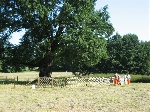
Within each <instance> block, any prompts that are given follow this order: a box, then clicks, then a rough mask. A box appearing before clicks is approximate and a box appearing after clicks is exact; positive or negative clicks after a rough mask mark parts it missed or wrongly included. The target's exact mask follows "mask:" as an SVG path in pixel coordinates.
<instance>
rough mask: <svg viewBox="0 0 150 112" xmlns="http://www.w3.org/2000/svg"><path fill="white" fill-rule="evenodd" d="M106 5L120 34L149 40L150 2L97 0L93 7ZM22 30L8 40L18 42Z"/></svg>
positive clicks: (138, 0) (97, 7) (97, 8)
mask: <svg viewBox="0 0 150 112" xmlns="http://www.w3.org/2000/svg"><path fill="white" fill-rule="evenodd" d="M105 5H108V12H109V14H110V17H111V18H110V22H111V23H112V24H113V27H114V28H115V32H114V34H115V33H116V32H117V33H119V34H120V35H121V36H123V35H125V34H129V33H131V34H136V35H137V36H138V39H139V40H142V41H150V2H149V0H97V2H96V5H95V9H96V10H99V9H101V8H102V7H104V6H105ZM23 33H24V31H22V32H20V33H14V34H13V35H12V39H11V40H10V42H11V43H13V44H18V43H19V38H21V37H22V35H23Z"/></svg>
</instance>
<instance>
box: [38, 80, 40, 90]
mask: <svg viewBox="0 0 150 112" xmlns="http://www.w3.org/2000/svg"><path fill="white" fill-rule="evenodd" d="M39 87H40V77H38V88H39Z"/></svg>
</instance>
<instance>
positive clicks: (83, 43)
mask: <svg viewBox="0 0 150 112" xmlns="http://www.w3.org/2000/svg"><path fill="white" fill-rule="evenodd" d="M95 2H96V0H7V1H6V0H1V1H0V15H1V18H0V22H1V23H0V37H1V38H2V40H3V41H5V42H4V43H3V47H2V48H3V49H4V51H3V53H2V54H3V55H2V60H3V63H5V64H7V65H17V66H29V67H39V69H40V73H39V76H40V77H43V76H48V77H49V76H51V73H52V69H51V68H52V65H53V64H59V63H63V62H64V63H66V64H67V65H69V66H70V68H71V69H72V71H77V70H80V69H81V71H82V68H83V66H92V65H94V64H97V63H98V62H100V60H101V59H102V58H104V57H105V56H106V40H105V38H107V37H109V36H110V35H111V34H112V33H113V31H114V29H113V26H112V24H111V23H110V21H109V18H110V17H109V13H108V12H107V6H105V7H103V8H102V9H101V10H98V11H95V9H94V5H95ZM22 29H24V30H25V34H24V35H23V37H22V38H21V42H20V43H19V44H18V45H12V44H11V43H9V39H10V38H11V34H12V33H13V32H19V31H21V30H22ZM75 68H76V69H75Z"/></svg>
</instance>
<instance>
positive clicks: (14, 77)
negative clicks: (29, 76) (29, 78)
mask: <svg viewBox="0 0 150 112" xmlns="http://www.w3.org/2000/svg"><path fill="white" fill-rule="evenodd" d="M15 85H16V83H15V77H14V88H15Z"/></svg>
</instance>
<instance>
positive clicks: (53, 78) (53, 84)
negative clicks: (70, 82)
mask: <svg viewBox="0 0 150 112" xmlns="http://www.w3.org/2000/svg"><path fill="white" fill-rule="evenodd" d="M51 86H52V88H53V87H54V78H53V77H52V85H51Z"/></svg>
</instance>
